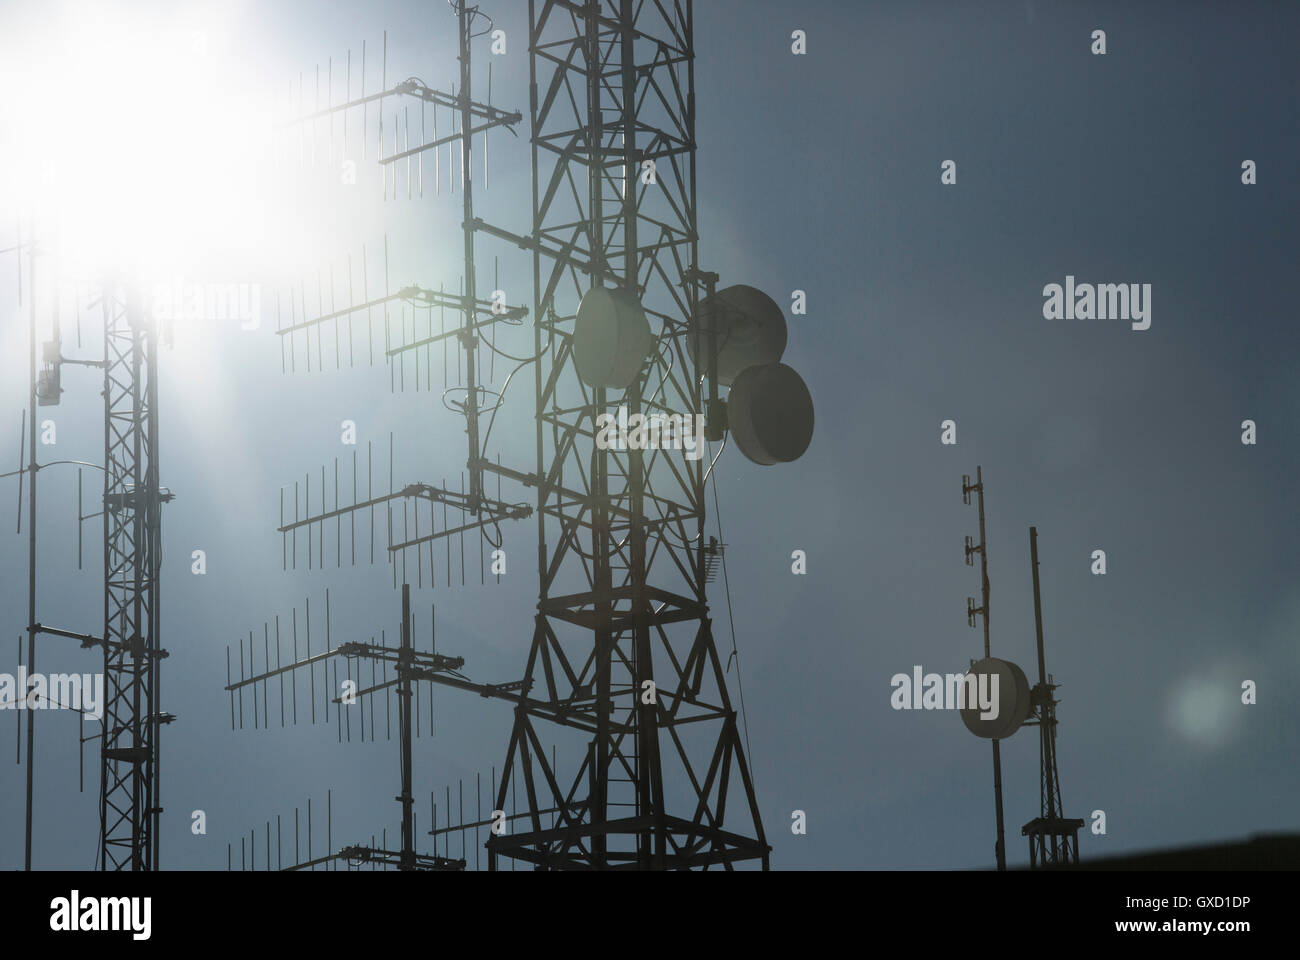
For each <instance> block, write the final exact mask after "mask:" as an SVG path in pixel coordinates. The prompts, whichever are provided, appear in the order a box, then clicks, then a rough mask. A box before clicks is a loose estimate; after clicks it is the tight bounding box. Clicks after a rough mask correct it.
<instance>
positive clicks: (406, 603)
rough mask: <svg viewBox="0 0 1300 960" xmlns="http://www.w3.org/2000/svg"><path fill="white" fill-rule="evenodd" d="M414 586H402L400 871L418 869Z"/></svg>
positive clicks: (399, 706) (398, 692) (399, 677)
mask: <svg viewBox="0 0 1300 960" xmlns="http://www.w3.org/2000/svg"><path fill="white" fill-rule="evenodd" d="M412 660H413V655H412V649H411V585H410V584H409V583H404V584H402V646H401V650H400V651H399V652H398V655H397V672H398V688H397V696H398V698H399V699H398V709H399V710H400V711H401V714H402V721H401V727H402V729H401V737H402V795H401V796H400V797H398V798H397V799H398V801H399V802H400V803H401V804H402V855H401V863H400V865H399V866H398V869H399V870H414V869H415V847H414V845H413V838H412V836H411V834H412V831H413V828H412V825H411V811H412V807H413V805H414V798H413V797H412V796H411V664H412Z"/></svg>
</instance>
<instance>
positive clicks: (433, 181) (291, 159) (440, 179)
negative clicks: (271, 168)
mask: <svg viewBox="0 0 1300 960" xmlns="http://www.w3.org/2000/svg"><path fill="white" fill-rule="evenodd" d="M354 60H356V61H357V70H356V73H357V76H356V78H355V80H354V78H353V63H354ZM373 62H374V61H373V58H371V59H370V60H369V64H373ZM342 68H343V69H342V70H340V71H338V73H341V74H342V76H341V77H336V76H335V73H336V71H335V69H334V58H333V57H330V58H329V59H327V60H326V62H325V69H324V71H323V73H322V70H321V65H320V64H319V63H318V64H316V66H315V71H314V75H313V78H312V80H311V86H310V88H309V87H308V79H307V77H306V76H305V75H304V74H303V73H301V72H300V73H299V74H298V78H297V83H296V84H295V83H293V82H290V84H289V97H288V110H287V112H288V113H289V114H290V115H291V116H290V118H289V119H287V120H285V121H283V122H282V123H280V124H279V129H280V131H281V132H282V134H283V135H282V137H281V146H280V155H281V158H282V161H283V162H285V163H286V164H292V165H295V166H296V167H297V168H298V169H299V170H303V169H309V168H316V167H322V166H323V167H328V168H333V169H339V168H340V167H341V166H342V165H343V164H349V163H351V164H355V163H356V161H357V160H360V161H363V162H365V161H368V160H373V161H375V162H377V164H378V166H379V169H380V187H381V190H382V196H383V198H384V200H397V199H398V198H399V195H400V193H401V190H400V187H401V185H402V183H403V182H404V183H405V187H406V190H405V193H406V198H407V199H408V200H411V199H415V198H416V197H417V196H418V197H420V198H423V197H424V193H425V179H426V177H425V171H426V168H427V170H428V174H429V176H428V180H429V189H430V192H431V193H432V194H433V195H434V196H440V195H441V193H442V190H443V186H444V181H445V185H446V189H447V192H448V194H449V195H450V194H454V193H455V192H456V186H457V184H460V186H461V189H462V190H464V185H465V184H466V182H467V180H469V179H472V177H473V167H472V164H470V165H467V164H466V162H465V161H466V159H467V158H468V157H469V156H471V155H472V154H471V151H469V150H458V149H457V146H458V144H459V143H460V141H461V140H462V139H464V138H465V131H466V129H468V138H469V139H470V140H473V139H474V138H475V137H477V136H478V135H479V134H482V135H483V139H482V156H483V187H484V189H486V188H487V187H488V185H489V169H490V168H489V162H488V161H489V150H488V134H489V132H490V131H491V130H492V129H493V128H495V127H500V126H504V127H505V128H506V129H507V130H509V131H510V133H511V134H512V135H516V136H517V134H515V131H514V130H513V129H511V128H512V127H513V125H514V124H516V123H519V122H520V121H521V120H522V116H521V115H520V114H519V113H515V112H510V111H506V110H500V109H498V108H496V107H494V106H492V65H491V63H489V64H488V83H487V101H486V102H479V101H475V100H471V101H469V103H468V104H466V103H465V102H464V101H463V99H462V98H461V97H460V96H458V94H457V93H456V89H457V84H456V81H455V80H454V79H453V80H452V82H451V84H450V87H449V89H450V91H451V92H450V93H443V92H442V91H439V90H436V89H434V88H432V87H430V86H429V85H428V84H427V83H425V82H424V81H423V80H422V79H420V78H419V77H415V76H412V77H408V78H406V79H405V80H402V81H401V82H399V83H396V84H393V85H391V86H390V85H389V80H388V32H387V31H384V34H383V42H382V47H381V51H380V57H379V64H378V68H377V69H376V68H375V67H374V66H370V65H368V59H367V49H366V42H365V41H364V40H363V41H362V43H361V50H360V57H359V58H354V57H353V53H352V50H351V49H349V50H348V51H347V54H346V56H345V57H344V59H343V63H342ZM375 73H378V78H377V82H376V78H375V77H374V76H373V74H375ZM368 74H369V75H370V76H369V77H368ZM368 84H369V87H370V89H371V92H370V93H367V92H366V90H367V85H368ZM295 88H296V89H295ZM340 88H341V89H340ZM376 88H377V89H376ZM354 94H355V95H354ZM340 95H341V96H340ZM336 96H339V97H340V99H339V100H338V101H337V102H336V100H335V97H336ZM394 101H395V102H396V106H395V107H393V108H392V109H389V107H390V105H391V104H393V103H394ZM372 121H373V122H372ZM467 122H468V127H467V126H466V124H467ZM440 124H441V126H440ZM358 126H359V128H360V130H359V132H358V131H356V130H355V129H354V128H355V127H358ZM444 146H445V147H446V148H447V150H446V159H445V162H444V159H443V153H442V150H441V148H442V147H444ZM336 148H337V151H336ZM458 154H459V156H458ZM467 167H468V169H467ZM444 171H445V172H444ZM344 176H346V177H354V176H355V170H354V169H349V172H348V173H347V174H345V175H344ZM347 182H352V181H350V180H349V181H347Z"/></svg>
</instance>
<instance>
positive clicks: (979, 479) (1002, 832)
mask: <svg viewBox="0 0 1300 960" xmlns="http://www.w3.org/2000/svg"><path fill="white" fill-rule="evenodd" d="M972 493H977V494H978V495H979V500H978V502H979V517H980V543H979V546H978V547H973V546H971V545H970V538H969V537H967V538H966V541H967V546H966V560H967V562H968V563H969V562H970V557H971V555H972V554H974V553H978V554H979V555H980V592H981V596H982V606H980V607H978V608H976V607H974V606H972V605H971V603H970V601H969V600H968V601H967V602H966V615H967V617H968V618H971V623H972V626H973V625H974V621H973V618H974V617H975V616H976V615H979V616H982V617H983V620H984V657H985V659H987V658H989V657H991V656H992V654H991V653H990V652H989V558H988V549H987V547H988V542H987V540H986V538H985V531H984V468H983V467H982V466H976V467H975V483H973V484H972V483H970V477H969V476H966V477H962V496H963V498H964V500H965V502H966V503H968V504H969V503H970V495H971V494H972ZM993 806H994V810H995V812H996V815H997V825H998V837H997V843H996V846H995V849H996V851H997V861H998V869H999V870H1005V869H1006V868H1007V850H1006V828H1005V825H1004V823H1003V817H1002V749H1001V745H1000V744H999V742H998V741H997V740H994V741H993Z"/></svg>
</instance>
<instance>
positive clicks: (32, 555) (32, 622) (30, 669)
mask: <svg viewBox="0 0 1300 960" xmlns="http://www.w3.org/2000/svg"><path fill="white" fill-rule="evenodd" d="M28 243H29V244H30V245H31V246H30V247H29V248H28V252H29V258H28V263H29V265H30V267H29V270H30V273H29V279H30V284H29V286H28V290H27V292H28V296H29V297H30V298H31V299H30V300H29V301H28V307H29V308H30V309H29V324H30V326H29V334H30V336H29V340H30V342H29V344H28V361H29V373H30V377H31V384H30V387H31V390H30V393H29V396H28V400H27V403H28V410H29V414H30V418H29V421H28V425H27V435H28V438H29V441H30V446H29V447H28V451H27V462H28V464H29V466H30V476H29V478H28V479H29V480H30V481H31V486H30V488H29V490H28V497H27V520H28V530H27V673H28V676H31V675H33V674H35V673H36V633H37V627H36V474H37V471H38V468H37V466H36V402H37V397H36V221H35V218H32V220H31V221H30V226H29V229H28ZM20 482H21V481H20ZM20 502H21V501H20ZM24 696H26V693H24ZM29 705H30V704H29ZM35 745H36V711H35V710H29V711H27V826H26V832H25V842H24V855H23V869H24V870H30V869H31V868H32V777H33V774H34V771H33V769H32V764H33V756H34V753H35Z"/></svg>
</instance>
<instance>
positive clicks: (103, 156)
mask: <svg viewBox="0 0 1300 960" xmlns="http://www.w3.org/2000/svg"><path fill="white" fill-rule="evenodd" d="M140 9H141V8H140V7H139V6H131V5H118V4H111V3H102V2H99V3H83V4H77V5H68V6H62V7H57V8H55V9H54V10H53V11H52V12H51V13H50V14H48V15H47V16H45V17H44V18H43V19H40V20H39V21H31V22H29V23H27V24H25V25H24V29H20V30H18V31H10V34H9V37H8V39H7V40H5V41H4V46H5V48H6V49H5V50H4V52H3V53H4V55H3V56H2V57H0V60H2V61H3V64H2V65H0V83H3V89H5V90H6V91H7V95H6V96H5V97H4V98H3V107H0V110H2V111H3V113H2V115H0V138H2V139H3V142H2V143H0V146H2V147H3V149H2V150H0V191H3V193H4V194H5V196H4V197H3V198H2V200H3V202H2V203H0V206H3V207H4V208H5V209H11V210H13V209H16V210H19V211H21V212H22V215H23V217H24V219H25V218H27V217H31V218H32V219H33V220H34V222H35V223H36V224H37V229H38V231H41V232H43V234H44V235H43V236H41V237H38V241H41V242H43V244H45V245H48V246H47V249H52V250H54V251H56V252H57V254H58V256H59V260H60V269H61V271H63V273H64V275H65V277H66V276H74V277H78V276H79V277H84V278H85V279H88V280H93V279H95V278H97V277H100V276H103V275H104V274H105V273H106V272H122V271H125V272H127V273H129V274H132V275H134V276H135V277H136V278H137V279H138V280H139V281H141V282H144V283H145V284H147V285H152V284H155V283H170V282H172V281H173V279H174V278H175V277H177V276H193V275H194V274H195V272H196V271H197V272H201V273H203V274H211V272H212V271H213V270H214V269H215V270H218V271H219V270H221V269H223V265H224V267H225V268H227V269H230V270H234V271H239V270H241V269H247V265H248V264H251V263H254V262H257V261H258V260H260V259H262V258H264V257H265V256H266V254H267V250H266V244H267V243H268V242H269V238H270V236H271V233H272V231H270V230H268V229H267V225H268V222H269V219H270V218H271V216H272V210H271V208H272V204H273V200H274V198H273V196H271V194H270V191H268V190H267V189H266V186H265V184H266V182H267V158H268V157H269V155H270V146H269V144H270V135H271V134H270V131H271V121H270V113H269V107H268V104H267V97H266V96H265V85H264V84H261V83H260V82H259V81H257V80H256V78H254V77H252V76H249V75H248V74H249V72H250V71H249V70H248V68H247V65H246V64H243V63H241V62H240V59H239V58H238V57H237V56H235V55H233V54H232V52H231V51H230V50H229V49H228V38H229V36H230V34H229V33H228V32H227V28H228V25H226V24H223V23H222V22H221V20H220V14H217V15H216V17H215V18H214V17H205V18H204V19H203V21H202V22H185V21H183V20H180V19H177V17H176V16H175V15H174V14H169V13H167V12H166V10H165V9H164V10H163V12H162V13H161V14H159V13H157V12H151V13H150V14H149V15H148V16H144V15H142V13H141V12H140ZM218 9H219V8H218ZM22 91H27V94H26V95H21V92H22ZM10 94H12V95H10Z"/></svg>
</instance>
